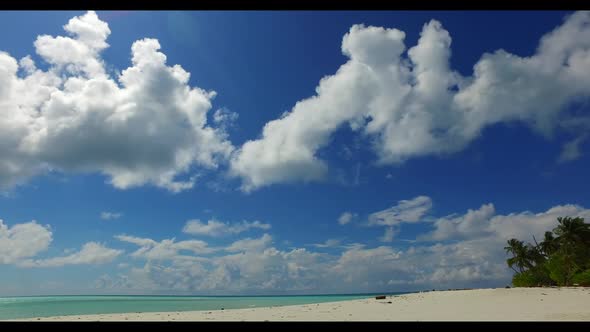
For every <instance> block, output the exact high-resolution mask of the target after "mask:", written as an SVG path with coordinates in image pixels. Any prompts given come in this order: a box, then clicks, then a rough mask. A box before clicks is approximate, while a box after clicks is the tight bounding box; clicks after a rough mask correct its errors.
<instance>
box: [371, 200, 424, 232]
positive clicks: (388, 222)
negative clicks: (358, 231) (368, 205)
mask: <svg viewBox="0 0 590 332" xmlns="http://www.w3.org/2000/svg"><path fill="white" fill-rule="evenodd" d="M431 208H432V199H430V197H428V196H417V197H414V198H412V199H410V200H401V201H399V202H398V203H397V204H396V205H394V206H392V207H390V208H389V209H386V210H383V211H379V212H375V213H372V214H371V215H370V216H369V225H382V226H394V225H399V224H401V223H408V222H409V223H411V222H418V221H420V220H421V218H422V217H423V216H424V215H425V214H426V213H427V212H428V211H430V209H431Z"/></svg>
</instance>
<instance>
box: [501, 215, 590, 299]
mask: <svg viewBox="0 0 590 332" xmlns="http://www.w3.org/2000/svg"><path fill="white" fill-rule="evenodd" d="M557 221H558V225H557V227H555V228H554V229H553V231H552V232H545V234H544V238H543V241H541V243H537V241H536V239H535V244H536V245H535V246H533V245H531V244H529V243H527V244H525V243H524V242H523V241H520V240H517V239H510V240H509V241H508V243H507V244H508V245H507V246H506V247H504V249H505V250H506V252H507V253H508V254H511V255H512V257H510V258H508V259H507V260H506V263H507V264H508V266H509V267H510V268H511V269H513V270H514V272H516V274H515V275H514V277H513V279H512V283H513V285H514V286H516V287H532V286H548V285H559V286H571V285H573V284H578V285H590V224H587V223H585V222H584V219H583V218H580V217H559V218H557ZM533 239H534V237H533Z"/></svg>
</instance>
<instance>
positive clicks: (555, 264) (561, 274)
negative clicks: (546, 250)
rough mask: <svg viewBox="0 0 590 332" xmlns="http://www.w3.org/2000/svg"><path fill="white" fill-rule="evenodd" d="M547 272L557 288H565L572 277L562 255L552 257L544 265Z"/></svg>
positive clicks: (570, 270)
mask: <svg viewBox="0 0 590 332" xmlns="http://www.w3.org/2000/svg"><path fill="white" fill-rule="evenodd" d="M545 266H546V267H547V270H548V271H549V277H550V278H551V280H553V281H555V283H557V285H558V286H567V285H569V281H570V280H571V278H572V277H573V273H572V269H571V266H569V264H567V262H566V258H565V257H564V256H563V255H553V256H551V258H549V260H547V263H546V264H545Z"/></svg>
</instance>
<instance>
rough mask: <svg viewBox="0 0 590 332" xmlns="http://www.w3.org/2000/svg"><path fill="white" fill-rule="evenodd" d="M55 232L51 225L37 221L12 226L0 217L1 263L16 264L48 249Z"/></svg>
mask: <svg viewBox="0 0 590 332" xmlns="http://www.w3.org/2000/svg"><path fill="white" fill-rule="evenodd" d="M52 239H53V234H52V232H51V228H50V227H49V225H47V226H43V225H39V224H38V223H37V222H36V221H34V220H33V221H31V222H27V223H22V224H15V225H13V226H12V227H8V225H6V224H4V221H3V220H2V219H0V264H14V263H18V262H20V261H22V260H24V259H26V258H30V257H33V256H36V255H37V254H39V253H41V252H43V251H45V250H47V249H48V248H49V245H50V244H51V241H52Z"/></svg>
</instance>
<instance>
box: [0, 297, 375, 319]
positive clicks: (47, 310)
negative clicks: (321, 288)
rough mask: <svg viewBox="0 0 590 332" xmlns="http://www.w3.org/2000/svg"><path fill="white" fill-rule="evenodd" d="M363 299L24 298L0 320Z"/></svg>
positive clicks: (1, 311)
mask: <svg viewBox="0 0 590 332" xmlns="http://www.w3.org/2000/svg"><path fill="white" fill-rule="evenodd" d="M374 295H375V294H361V295H313V296H312V295H300V296H218V297H214V296H126V295H125V296H123V295H116V296H23V297H0V320H2V319H17V318H31V317H48V316H64V315H91V314H108V313H126V312H162V311H193V310H219V309H221V308H224V309H240V308H255V307H270V306H284V305H294V304H310V303H321V302H334V301H346V300H355V299H363V298H370V297H372V296H374Z"/></svg>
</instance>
